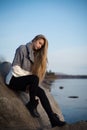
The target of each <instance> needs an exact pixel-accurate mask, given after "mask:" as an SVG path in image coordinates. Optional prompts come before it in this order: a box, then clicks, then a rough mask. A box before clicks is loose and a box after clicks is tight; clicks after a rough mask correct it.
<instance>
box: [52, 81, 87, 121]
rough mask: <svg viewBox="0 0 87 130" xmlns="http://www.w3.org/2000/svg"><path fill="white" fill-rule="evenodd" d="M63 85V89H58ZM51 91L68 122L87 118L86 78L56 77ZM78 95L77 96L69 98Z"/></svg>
mask: <svg viewBox="0 0 87 130" xmlns="http://www.w3.org/2000/svg"><path fill="white" fill-rule="evenodd" d="M60 86H63V87H64V88H63V89H60ZM51 93H52V95H53V96H54V98H55V100H56V101H57V103H58V104H59V106H60V108H61V110H62V113H63V116H64V118H65V120H66V121H67V122H68V123H75V122H78V121H81V120H87V79H58V80H55V82H54V83H53V84H52V89H51ZM69 96H78V98H69Z"/></svg>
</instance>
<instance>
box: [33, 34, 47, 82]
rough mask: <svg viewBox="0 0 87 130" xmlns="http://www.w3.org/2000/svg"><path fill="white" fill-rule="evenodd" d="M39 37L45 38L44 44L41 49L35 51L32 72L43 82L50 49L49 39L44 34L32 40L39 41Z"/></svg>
mask: <svg viewBox="0 0 87 130" xmlns="http://www.w3.org/2000/svg"><path fill="white" fill-rule="evenodd" d="M38 39H44V45H43V47H42V48H41V49H39V50H37V51H35V54H34V55H35V58H34V64H33V65H32V73H33V74H35V75H37V76H38V77H39V81H40V82H41V81H42V80H43V78H44V76H45V72H46V68H47V49H48V41H47V39H46V38H45V36H44V35H42V34H40V35H37V36H36V37H35V38H34V39H33V40H32V42H35V41H37V40H38Z"/></svg>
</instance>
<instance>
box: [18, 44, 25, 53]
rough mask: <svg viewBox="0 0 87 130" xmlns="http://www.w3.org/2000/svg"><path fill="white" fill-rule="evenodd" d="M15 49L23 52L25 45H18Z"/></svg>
mask: <svg viewBox="0 0 87 130" xmlns="http://www.w3.org/2000/svg"><path fill="white" fill-rule="evenodd" d="M16 51H23V52H25V51H26V45H20V46H19V47H18V48H17V49H16Z"/></svg>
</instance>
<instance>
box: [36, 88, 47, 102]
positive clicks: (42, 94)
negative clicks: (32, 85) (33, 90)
mask: <svg viewBox="0 0 87 130" xmlns="http://www.w3.org/2000/svg"><path fill="white" fill-rule="evenodd" d="M37 96H38V97H39V98H40V97H42V98H43V99H44V97H46V93H45V91H44V90H43V89H42V88H40V87H38V91H37Z"/></svg>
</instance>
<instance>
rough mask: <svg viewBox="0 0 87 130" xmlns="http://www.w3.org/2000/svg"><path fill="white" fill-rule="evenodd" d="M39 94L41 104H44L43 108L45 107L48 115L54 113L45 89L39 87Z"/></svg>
mask: <svg viewBox="0 0 87 130" xmlns="http://www.w3.org/2000/svg"><path fill="white" fill-rule="evenodd" d="M37 96H38V97H39V99H40V101H41V104H42V106H43V108H44V109H45V111H46V113H47V115H48V117H50V116H51V114H52V113H53V111H52V108H51V106H50V103H49V100H48V98H47V96H46V93H45V91H44V90H43V89H42V88H40V87H38V89H37Z"/></svg>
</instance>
